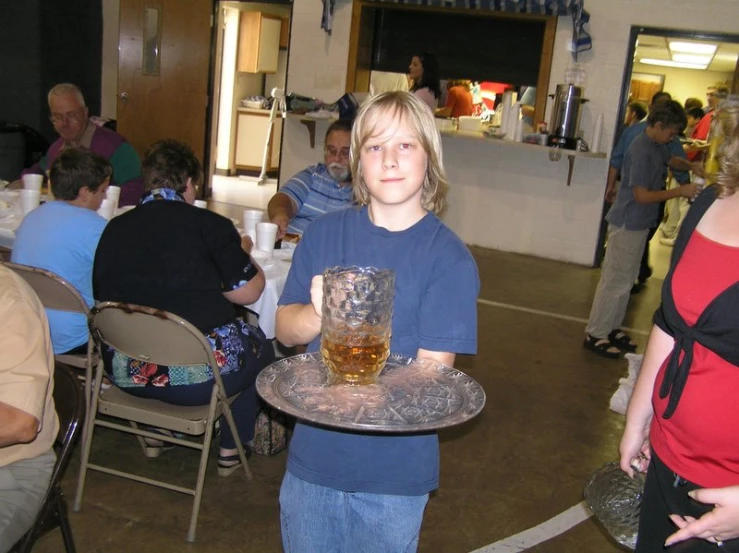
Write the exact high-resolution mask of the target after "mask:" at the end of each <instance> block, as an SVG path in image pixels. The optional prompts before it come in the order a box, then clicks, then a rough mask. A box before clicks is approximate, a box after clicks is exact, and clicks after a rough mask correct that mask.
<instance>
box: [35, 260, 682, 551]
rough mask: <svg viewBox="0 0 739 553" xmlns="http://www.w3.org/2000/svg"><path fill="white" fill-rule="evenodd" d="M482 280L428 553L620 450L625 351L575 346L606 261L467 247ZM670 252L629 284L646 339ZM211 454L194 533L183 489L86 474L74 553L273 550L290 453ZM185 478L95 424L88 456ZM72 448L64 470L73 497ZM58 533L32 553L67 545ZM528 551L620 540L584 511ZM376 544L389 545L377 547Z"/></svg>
mask: <svg viewBox="0 0 739 553" xmlns="http://www.w3.org/2000/svg"><path fill="white" fill-rule="evenodd" d="M473 253H474V255H475V257H476V259H477V262H478V265H479V270H480V277H481V280H482V291H481V295H480V303H479V309H478V312H479V351H478V354H477V355H476V356H460V357H458V358H457V359H458V360H457V363H456V366H457V368H459V369H461V370H463V371H465V372H467V373H469V374H470V375H472V376H473V377H474V378H476V379H477V380H478V381H479V382H480V383H481V384H482V385H483V387H484V388H485V391H486V393H487V405H486V407H485V409H484V410H483V412H482V414H481V415H480V416H479V417H477V418H476V419H475V420H473V421H471V422H469V423H467V424H465V425H462V426H460V427H456V428H452V429H447V430H444V431H442V432H441V434H440V435H441V458H442V462H441V487H440V489H439V490H438V491H437V492H436V493H435V494H434V495H433V496H432V499H431V500H430V502H429V505H428V508H427V510H426V516H425V519H424V525H423V529H422V531H421V541H420V548H419V550H420V551H421V552H426V553H431V552H434V553H436V552H442V553H447V552H448V553H467V552H470V551H473V550H475V549H478V548H481V547H484V546H486V545H488V544H491V543H493V542H496V541H498V540H501V539H503V538H506V537H508V536H510V535H512V534H516V533H518V532H521V531H523V530H526V529H528V528H531V527H533V526H536V525H537V524H540V523H542V522H544V521H546V520H548V519H550V518H551V517H553V516H555V515H557V514H559V513H561V512H562V511H564V510H566V509H568V508H569V507H571V506H573V505H575V504H577V503H579V502H580V501H581V500H582V488H583V485H584V483H585V481H586V480H587V478H588V477H589V475H590V474H591V473H592V471H593V470H594V469H595V468H597V467H599V466H600V465H602V464H603V463H605V462H607V461H615V460H616V459H617V445H618V441H619V438H620V434H621V431H622V426H623V419H622V417H621V416H620V415H617V414H616V413H613V412H611V411H609V409H608V400H609V398H610V396H611V395H612V394H613V392H614V391H615V389H616V388H617V385H618V384H617V381H618V379H619V378H620V377H621V376H623V375H624V374H625V372H626V362H625V361H623V360H620V361H613V360H608V359H602V358H600V357H597V356H595V355H594V354H592V353H591V352H589V351H586V350H584V349H583V348H582V347H581V343H582V340H583V329H584V322H583V320H584V319H586V318H587V316H588V313H589V309H590V302H591V298H592V297H593V293H594V290H595V286H596V284H597V279H598V275H599V272H598V271H597V270H593V269H588V268H585V267H579V266H574V265H568V264H564V263H558V262H553V261H545V260H541V259H534V258H529V257H524V256H520V255H515V254H508V253H502V252H497V251H491V250H485V249H481V248H473ZM668 255H669V252H665V251H661V252H660V251H658V252H656V254H655V256H656V257H657V258H658V263H657V264H658V267H657V271H656V276H655V277H653V278H652V279H651V280H650V281H649V283H648V285H647V287H646V289H645V290H644V291H643V292H642V293H641V294H639V295H637V296H633V297H632V298H633V301H632V302H631V306H630V309H629V313H628V318H627V321H626V325H627V326H630V327H634V328H635V329H637V330H639V331H642V334H637V335H635V338H636V339H637V341H638V342H639V344H640V346H641V347H640V351H641V350H642V349H643V346H644V343H645V340H646V336H645V334H644V333H646V332H647V331H648V329H649V327H650V324H651V316H652V313H653V312H654V309H655V308H656V306H657V304H658V301H659V293H660V286H661V276H663V275H664V268H665V262H666V259H667V256H668ZM213 453H214V455H213V457H212V458H211V463H210V465H209V467H208V476H207V479H206V485H205V494H204V498H203V504H202V510H201V514H200V521H199V525H198V534H197V541H196V542H195V543H194V544H188V543H186V541H185V534H186V530H187V525H188V519H189V513H190V505H191V503H190V501H191V498H190V497H189V496H184V495H180V494H178V493H175V492H170V491H166V490H159V489H154V488H152V487H149V486H145V485H142V484H137V483H133V482H128V481H125V480H121V479H119V478H116V477H113V476H108V475H104V474H101V473H96V472H90V473H89V476H88V484H87V487H86V490H85V495H84V500H83V507H82V510H81V512H80V513H71V515H70V517H71V523H72V527H73V531H74V535H75V539H76V541H77V548H78V551H80V552H106V553H107V552H111V553H114V552H129V551H131V552H136V553H147V552H160V553H164V552H175V551H176V552H180V551H188V552H193V553H194V552H198V553H206V552H232V551H252V552H259V553H262V552H265V553H271V552H279V551H281V546H280V533H279V512H278V503H277V497H278V489H279V485H280V481H281V478H282V475H283V471H284V464H285V459H286V453H285V452H283V453H281V454H279V455H277V456H275V457H261V456H254V457H253V458H252V461H251V467H252V470H253V472H254V476H255V478H254V480H253V481H252V482H247V481H246V479H245V478H244V476H243V474H242V473H236V474H234V475H232V476H231V477H229V478H226V479H222V478H219V477H218V476H217V474H216V467H215V462H214V456H215V451H214V452H213ZM96 456H98V458H101V457H103V458H106V460H107V461H109V462H111V461H113V462H116V463H118V464H119V465H120V466H122V467H126V466H128V467H131V468H133V469H135V470H137V471H146V472H148V473H150V474H164V473H167V474H168V475H169V477H171V478H173V479H175V480H178V481H180V482H184V483H189V482H190V480H189V479H190V478H191V476H194V474H195V470H196V466H197V454H196V453H195V452H191V451H182V450H180V449H179V448H178V449H176V450H174V451H170V452H166V453H164V454H163V455H162V456H161V457H160V458H159V459H145V458H144V456H143V455H142V454H141V451H140V449H139V448H138V446H137V444H136V442H135V440H134V438H132V437H129V436H122V435H119V434H117V433H115V432H113V431H110V430H107V429H98V430H96V441H95V448H94V451H93V457H92V458H93V459H95V457H96ZM77 468H78V459H77V458H75V459H74V460H73V461H72V463H71V465H70V467H69V469H70V470H68V471H67V475H66V477H65V480H64V489H65V490H66V491H67V493H68V497H69V500H70V503H71V501H72V497H71V495H72V494H73V491H74V486H75V483H76V481H77ZM62 550H63V546H62V544H61V536H60V534H59V532H58V531H54V532H52V533H51V534H49V535H47V536H45V537H44V538H42V539H41V540H40V541H39V542H38V544H37V546H36V548H35V549H34V551H35V552H36V553H47V552H49V553H50V552H58V551H62ZM528 551H531V552H532V553H562V552H569V553H610V552H617V551H622V550H621V549H620V548H618V547H617V546H616V545H615V544H614V543H613V542H611V541H610V539H608V538H607V537H606V536H605V535H604V534H603V532H602V531H601V530H600V528H599V527H598V525H597V524H596V523H595V522H594V521H593V519H592V518H591V519H589V520H587V521H585V522H583V523H581V524H579V525H577V526H575V527H574V528H572V529H571V530H569V531H567V532H565V533H564V534H561V535H560V536H557V537H555V538H553V539H551V540H549V541H546V542H544V543H541V544H540V545H538V546H535V547H533V548H531V549H529V550H528ZM380 553H381V552H380Z"/></svg>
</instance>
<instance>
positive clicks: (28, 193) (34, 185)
mask: <svg viewBox="0 0 739 553" xmlns="http://www.w3.org/2000/svg"><path fill="white" fill-rule="evenodd" d="M43 182H44V176H43V175H23V190H21V191H20V198H21V209H22V210H23V215H26V214H28V213H29V212H31V211H33V210H34V209H36V208H37V207H38V205H39V203H41V185H42V184H43Z"/></svg>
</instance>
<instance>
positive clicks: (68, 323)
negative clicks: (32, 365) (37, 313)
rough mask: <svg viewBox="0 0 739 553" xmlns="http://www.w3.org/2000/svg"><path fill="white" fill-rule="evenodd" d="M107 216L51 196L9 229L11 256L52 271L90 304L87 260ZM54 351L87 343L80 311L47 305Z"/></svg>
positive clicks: (88, 264)
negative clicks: (13, 229) (12, 231)
mask: <svg viewBox="0 0 739 553" xmlns="http://www.w3.org/2000/svg"><path fill="white" fill-rule="evenodd" d="M106 224H107V221H106V220H105V219H103V218H102V217H101V216H100V215H98V214H97V213H95V212H94V211H92V210H90V209H85V208H83V207H77V206H73V205H71V204H68V203H67V202H62V201H51V202H46V203H45V204H43V205H41V206H39V207H37V208H36V209H34V210H33V211H31V212H30V213H29V214H28V215H26V216H25V217H24V218H23V221H22V222H21V224H20V226H19V227H18V230H16V233H15V236H16V237H15V242H14V243H13V253H12V255H11V260H12V261H13V262H14V263H20V264H22V265H31V266H32V267H40V268H42V269H46V270H48V271H51V272H52V273H56V274H57V275H59V276H60V277H62V278H63V279H65V280H66V281H68V282H69V283H70V284H72V286H74V287H75V288H76V289H77V291H78V292H79V293H80V294H81V295H82V297H83V298H84V300H85V302H86V303H87V305H88V306H90V307H92V305H93V304H94V301H95V300H94V299H93V297H92V264H93V260H94V259H95V250H96V249H97V246H98V242H99V241H100V235H101V234H102V233H103V229H104V228H105V225H106ZM46 314H47V316H48V319H49V330H50V331H51V342H52V345H53V346H54V353H64V352H65V351H69V350H71V349H74V348H76V347H78V346H81V345H83V344H86V343H87V338H88V329H87V319H86V318H85V316H84V315H80V314H77V313H69V312H65V311H56V310H53V309H47V310H46Z"/></svg>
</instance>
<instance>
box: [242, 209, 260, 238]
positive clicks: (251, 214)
mask: <svg viewBox="0 0 739 553" xmlns="http://www.w3.org/2000/svg"><path fill="white" fill-rule="evenodd" d="M263 218H264V211H260V210H259V209H245V210H244V233H245V234H246V235H247V236H248V237H249V238H251V240H252V242H254V243H256V241H257V223H259V222H261V220H262V219H263Z"/></svg>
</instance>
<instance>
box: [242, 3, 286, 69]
mask: <svg viewBox="0 0 739 553" xmlns="http://www.w3.org/2000/svg"><path fill="white" fill-rule="evenodd" d="M281 31H282V18H280V17H278V16H276V15H269V14H265V13H261V12H242V13H241V19H240V21H239V52H238V56H237V60H236V70H237V71H241V72H244V73H276V72H277V59H278V54H279V50H280V35H281Z"/></svg>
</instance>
